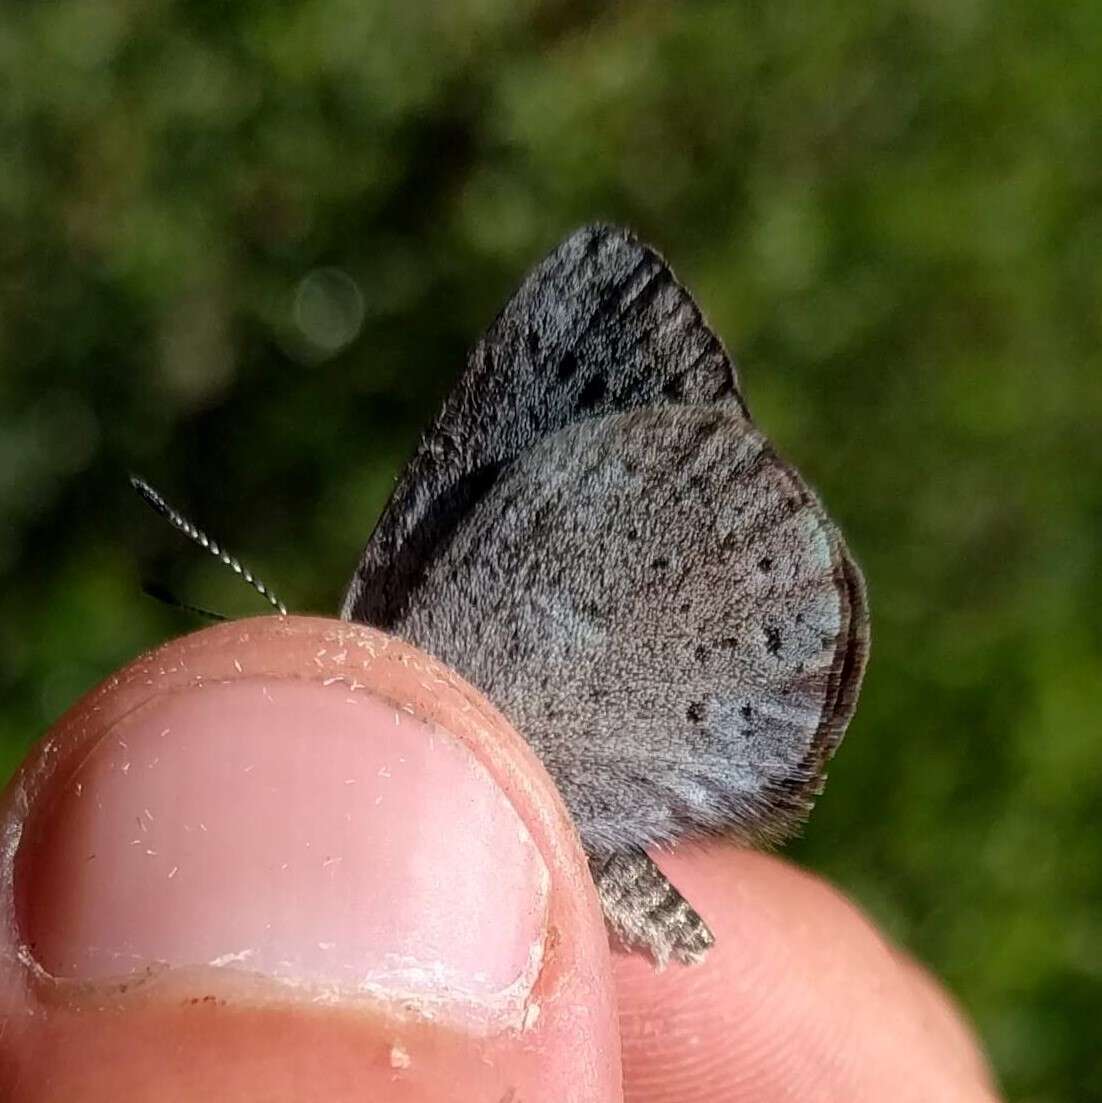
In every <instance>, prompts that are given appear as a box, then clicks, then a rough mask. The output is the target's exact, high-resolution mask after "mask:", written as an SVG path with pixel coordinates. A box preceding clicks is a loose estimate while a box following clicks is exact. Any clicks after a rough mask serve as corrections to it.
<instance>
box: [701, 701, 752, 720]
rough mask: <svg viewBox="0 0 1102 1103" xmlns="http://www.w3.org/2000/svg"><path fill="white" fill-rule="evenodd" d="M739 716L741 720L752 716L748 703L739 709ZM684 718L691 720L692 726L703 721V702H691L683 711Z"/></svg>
mask: <svg viewBox="0 0 1102 1103" xmlns="http://www.w3.org/2000/svg"><path fill="white" fill-rule="evenodd" d="M739 715H740V716H741V717H742V718H743V720H749V719H750V718H751V717H752V716H753V715H754V710H753V709H752V708H751V707H750V702H749V701H747V702H746V703H745V704H743V705H742V707H741V708H740V709H739ZM685 717H686V719H688V720H691V721H692V722H693V723H694V724H699V723H700V722H701V720H703V719H704V702H703V701H693V703H692V704H691V705H689V707H688V708H687V709H686V710H685Z"/></svg>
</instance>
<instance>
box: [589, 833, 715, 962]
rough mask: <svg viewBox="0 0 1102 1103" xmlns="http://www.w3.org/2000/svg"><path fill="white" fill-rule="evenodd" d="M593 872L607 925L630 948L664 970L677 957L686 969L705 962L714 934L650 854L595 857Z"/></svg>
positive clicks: (592, 862)
mask: <svg viewBox="0 0 1102 1103" xmlns="http://www.w3.org/2000/svg"><path fill="white" fill-rule="evenodd" d="M590 869H591V871H592V873H593V880H594V882H595V883H596V885H597V896H598V898H599V899H600V901H601V908H602V909H603V910H604V913H605V920H606V921H607V923H608V925H609V927H610V928H611V929H612V930H613V932H614V933H615V934H616V935H617V936H618V937H619V939H620V941H621V942H622V943H623V944H624V945H625V946H626V947H628V948H631V949H640V950H644V951H646V952H648V953H650V955H651V956H652V957H653V958H654V961H655V963H656V964H657V965H658V966H660V967H661V966H664V965H665V964H666V963H667V962H668V961H669V959H670V958H671V957H673V958H676V959H677V960H678V961H680V962H681V963H682V964H684V965H692V964H695V963H696V962H699V961H702V960H703V959H704V955H705V953H707V951H708V949H709V948H710V947H711V945H712V944H713V942H715V938H714V937H713V935H712V932H711V931H710V930H708V926H707V924H706V923H705V922H704V920H703V919H701V918H700V916H699V915H697V913H696V912H695V911H694V910H693V909H692V908H691V907H690V906H689V903H688V901H687V900H686V899H685V898H684V897H683V896H682V895H681V893H679V892H678V891H677V889H676V888H674V886H673V885H672V884H670V882H669V881H668V880H667V879H666V875H665V874H664V873H663V872H662V871H661V870H660V869H659V868H658V866H657V865H655V864H654V862H653V861H652V860H651V859H650V857H649V856H648V855H647V854H646V852H645V851H642V850H627V851H622V852H620V853H618V854H613V855H611V856H609V857H603V858H594V859H592V860H591V861H590Z"/></svg>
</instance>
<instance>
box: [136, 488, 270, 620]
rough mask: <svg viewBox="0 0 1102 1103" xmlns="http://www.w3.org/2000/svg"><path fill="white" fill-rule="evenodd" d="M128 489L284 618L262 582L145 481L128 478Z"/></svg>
mask: <svg viewBox="0 0 1102 1103" xmlns="http://www.w3.org/2000/svg"><path fill="white" fill-rule="evenodd" d="M130 485H131V486H132V487H133V488H134V489H135V490H136V491H137V492H138V493H139V494H140V495H141V496H142V497H143V498H144V499H145V501H146V503H147V504H148V505H149V506H150V507H151V508H153V509H155V510H156V511H157V512H158V513H159V514H160V515H161V516H162V517H164V518H165V520H167V521H168V523H169V524H170V525H172V527H173V528H176V529H179V530H180V532H182V533H183V534H184V535H185V536H186V537H187V538H188V539H189V540H194V541H195V543H196V544H198V545H199V546H200V547H201V548H206V549H207V551H209V552H210V554H211V555H213V556H214V557H215V559H217V560H219V561H220V562H222V563H224V564H225V565H226V566H227V567H229V568H230V570H232V571H233V572H234V573H235V574H238V575H240V576H241V577H242V578H243V579H244V580H245V581H246V582H247V583H248V584H249V585H250V586H251V587H252V588H253V589H254V590H255V591H256V592H257V593H258V594H260V596H261V597H263V598H264V599H265V600H267V601H268V602H270V603H271V604H272V605H273V606H274V607H275V608H276V609H278V610H279V611H280V612H281V613H282V614H283V615H284V616H286V615H287V606H285V605H284V604H283V602H282V601H280V600H279V598H278V597H276V596H275V594H273V593H272V591H271V590H269V589H268V587H267V586H265V585H264V583H263V582H261V581H260V579H259V578H257V577H256V575H254V574H253V572H252V571H250V570H249V568H248V567H246V566H244V565H243V564H242V563H241V561H240V560H238V559H235V558H234V557H233V556H232V555H230V554H229V553H228V552H227V551H226V550H225V549H224V548H223V547H222V546H221V544H219V543H218V542H217V541H215V540H211V538H210V537H209V536H207V534H206V533H205V532H203V531H202V530H201V529H198V528H196V527H195V525H193V524H192V523H191V522H190V521H189V520H188V519H187V518H186V517H185V516H184V515H183V514H182V513H180V512H179V511H178V510H175V509H173V508H172V506H170V505H169V504H168V502H166V501H165V500H164V498H162V497H161V495H160V494H158V493H157V491H155V490H154V489H153V487H151V486H150V485H149V483H147V482H146V481H145V479H140V478H139V477H138V476H137V475H131V476H130Z"/></svg>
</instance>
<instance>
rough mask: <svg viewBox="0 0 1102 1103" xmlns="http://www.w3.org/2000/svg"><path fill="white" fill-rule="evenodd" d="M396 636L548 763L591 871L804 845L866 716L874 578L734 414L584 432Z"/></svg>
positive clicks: (558, 447)
mask: <svg viewBox="0 0 1102 1103" xmlns="http://www.w3.org/2000/svg"><path fill="white" fill-rule="evenodd" d="M394 631H395V632H396V633H397V634H398V635H399V636H402V637H404V638H406V639H409V640H410V641H412V642H413V643H415V644H416V645H418V646H419V647H422V648H423V649H425V650H426V651H429V652H430V653H432V654H434V655H436V656H437V657H438V658H440V659H442V660H443V661H445V662H446V663H448V664H450V665H451V666H453V667H455V669H457V670H458V671H460V673H462V674H464V675H465V676H466V677H467V678H468V679H469V680H470V681H471V682H472V683H473V684H474V685H476V686H477V687H478V688H479V689H481V690H482V691H483V692H484V693H486V694H487V696H488V697H489V698H490V700H492V701H493V702H494V703H495V704H496V705H497V706H498V707H499V708H500V709H501V710H502V711H503V712H504V713H505V714H506V715H507V716H508V717H509V718H510V719H511V720H512V721H513V723H514V724H515V725H516V726H517V728H518V730H520V731H521V732H523V733H524V735H525V736H526V738H527V739H528V740H529V741H530V742H531V743H532V745H533V746H534V747H535V749H536V750H537V752H538V753H539V755H540V757H541V758H542V759H543V761H544V763H545V764H546V765H547V767H548V769H549V770H550V772H551V774H552V776H553V777H554V778H555V780H556V782H557V784H558V786H559V788H560V790H561V791H562V793H563V795H564V797H565V799H566V801H567V804H568V806H569V807H570V809H571V811H572V813H573V814H574V816H575V818H576V820H577V823H578V826H579V829H580V831H581V834H582V839H583V841H584V842H585V844H586V848H587V850H588V851H589V853H590V854H591V855H595V856H602V855H607V854H612V853H616V852H618V851H622V850H625V849H628V848H631V847H641V846H645V845H649V844H661V843H664V842H669V841H671V840H675V839H678V838H682V837H685V836H691V835H697V836H699V835H707V834H717V835H726V836H734V837H737V838H739V839H742V840H745V841H748V842H773V841H776V840H778V839H779V838H781V837H783V836H784V835H786V834H787V833H788V832H789V831H790V830H791V828H792V827H793V826H794V825H795V824H796V823H798V822H799V821H800V820H801V819H802V817H803V815H804V814H805V813H806V811H807V809H808V808H809V806H810V802H811V800H812V798H813V797H814V795H815V793H816V792H817V791H818V788H819V786H820V784H821V780H822V767H823V765H824V763H825V760H826V759H827V758H828V757H829V755H830V753H831V751H832V750H833V749H834V747H835V745H836V744H837V741H838V739H839V738H840V737H841V734H842V732H843V731H844V728H845V725H846V723H847V721H848V719H849V715H850V712H851V711H852V707H853V703H854V699H855V691H856V684H857V682H858V681H859V679H860V674H861V670H862V668H863V664H864V652H865V609H864V597H863V590H862V584H861V581H860V576H859V574H858V573H857V570H856V568H855V567H854V565H853V563H852V561H851V559H850V557H849V555H848V553H847V552H846V549H845V547H844V545H843V543H842V540H841V538H840V536H839V535H838V533H837V531H836V529H835V528H834V526H833V525H832V524H831V523H830V521H829V520H828V518H827V517H826V515H825V513H824V512H823V510H822V508H821V506H820V505H819V503H818V501H817V499H816V498H815V496H814V495H813V494H812V493H811V491H810V490H809V489H808V488H807V486H806V485H805V484H804V483H803V482H802V481H801V479H800V478H799V476H798V475H797V474H796V473H795V472H794V471H793V470H792V469H791V468H790V467H789V466H788V465H786V464H785V463H784V462H783V461H781V460H780V459H778V458H777V456H776V455H775V453H774V452H773V450H772V449H771V447H770V446H769V445H768V443H767V442H766V441H765V439H764V438H763V437H762V435H761V434H760V433H759V432H758V431H757V430H756V429H755V428H754V427H753V426H752V425H751V424H750V422H749V421H748V420H747V419H746V418H745V417H744V416H743V415H742V414H741V413H740V412H739V411H738V410H737V409H735V408H732V407H730V406H676V405H674V406H666V407H644V408H641V409H638V410H634V411H630V412H628V413H621V414H611V415H606V416H605V417H601V418H594V419H590V420H588V421H585V422H580V423H578V424H575V425H572V426H568V427H567V428H565V429H562V430H560V431H559V432H557V433H554V434H551V435H550V436H547V437H545V438H543V439H542V440H541V441H539V442H538V443H536V444H535V445H533V446H532V447H531V448H530V449H528V450H527V451H526V452H525V453H524V454H523V455H521V456H520V457H518V459H517V460H515V461H514V462H513V463H512V464H510V465H509V466H508V467H507V468H505V469H503V470H502V471H501V472H500V473H499V475H498V477H497V479H496V480H495V482H494V484H493V485H492V487H491V488H490V489H489V490H488V491H487V492H486V493H485V494H484V495H483V497H482V498H481V499H480V500H479V501H478V502H477V503H476V504H475V505H474V506H473V508H472V509H471V510H470V511H469V512H468V513H467V514H465V515H464V517H463V518H462V519H461V520H460V521H459V523H458V524H457V526H456V527H455V529H454V530H453V532H452V534H451V539H450V540H449V542H448V544H447V546H446V547H444V548H442V549H440V551H439V554H438V555H437V556H436V558H434V559H433V561H432V562H431V563H429V564H428V565H427V568H426V571H425V573H424V576H423V578H422V581H421V585H420V587H419V589H418V591H417V594H416V599H415V600H414V601H413V602H411V603H410V604H409V605H408V607H407V609H406V610H405V612H404V613H403V614H402V616H401V617H400V618H399V619H398V621H397V622H396V623H395V625H394Z"/></svg>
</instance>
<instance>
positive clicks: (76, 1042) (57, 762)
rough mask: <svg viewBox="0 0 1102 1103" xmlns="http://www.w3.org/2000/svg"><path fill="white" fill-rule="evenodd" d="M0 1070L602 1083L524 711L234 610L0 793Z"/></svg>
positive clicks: (125, 1085) (604, 980)
mask: <svg viewBox="0 0 1102 1103" xmlns="http://www.w3.org/2000/svg"><path fill="white" fill-rule="evenodd" d="M0 831H2V832H3V845H2V847H0V861H2V862H3V863H4V867H5V868H4V869H3V873H2V876H0V1019H2V1020H3V1021H0V1097H2V1098H3V1099H5V1100H8V1101H10V1103H42V1101H44V1100H63V1099H64V1100H69V1099H81V1100H84V1101H86V1103H95V1101H97V1100H101V1099H102V1100H126V1101H135V1100H147V1099H148V1100H178V1101H181V1103H187V1101H190V1100H208V1099H211V1098H217V1099H220V1100H226V1101H230V1103H232V1101H234V1100H238V1099H240V1100H246V1099H247V1100H255V1099H261V1098H262V1099H265V1100H269V1101H272V1103H279V1101H284V1100H285V1101H288V1103H290V1101H292V1100H293V1101H295V1103H308V1101H310V1100H325V1101H326V1103H341V1101H344V1100H356V1101H357V1103H361V1101H362V1100H364V1099H379V1100H383V1101H386V1103H391V1101H393V1103H398V1101H402V1103H406V1101H414V1100H418V1101H422V1100H423V1101H428V1100H432V1101H434V1103H436V1101H446V1100H457V1101H458V1100H462V1101H463V1103H470V1101H483V1100H484V1101H485V1103H503V1101H505V1100H524V1101H525V1103H536V1101H540V1100H548V1101H550V1100H555V1101H571V1100H578V1101H583V1100H584V1101H585V1103H612V1101H614V1100H617V1099H619V1098H620V1094H619V1082H620V1070H619V1043H618V1039H617V1034H616V1026H615V1012H614V1002H613V998H612V993H611V987H610V980H609V963H608V951H607V943H606V939H605V933H604V927H603V924H602V921H601V917H600V913H599V910H598V907H597V904H596V901H595V896H594V892H593V889H592V885H591V883H590V881H589V878H588V874H587V870H586V864H585V859H584V856H583V855H582V853H581V851H580V849H579V847H578V843H577V840H576V836H575V834H574V831H573V827H572V826H571V824H570V821H569V819H568V817H567V815H566V812H565V810H564V809H563V807H562V804H561V802H560V800H559V798H558V796H557V794H556V792H555V790H554V787H553V785H552V783H551V781H550V779H549V778H548V777H547V775H546V774H545V773H544V771H543V769H542V767H541V766H540V765H539V763H538V762H537V761H536V759H535V758H534V756H533V755H532V754H531V752H530V751H529V750H528V748H527V746H526V745H525V744H524V742H523V741H522V740H521V739H520V737H519V736H518V735H517V734H516V733H515V732H514V731H513V730H512V729H511V728H510V727H509V725H508V724H507V723H506V722H505V721H504V720H503V719H502V718H501V716H500V715H499V714H498V713H496V712H495V711H494V710H493V709H492V708H491V707H490V706H489V705H487V704H486V703H485V701H484V700H482V698H481V697H479V696H478V695H477V694H476V693H475V692H474V691H473V690H472V689H470V687H468V686H467V685H466V684H465V683H463V682H462V681H461V680H460V679H458V677H457V676H456V675H454V674H453V673H451V672H450V671H448V670H447V669H445V668H443V667H441V666H439V665H438V664H436V663H435V662H433V661H432V660H430V659H428V658H427V657H425V656H424V655H422V654H421V653H420V652H417V651H415V650H413V649H412V648H409V647H407V646H405V645H404V644H401V643H399V642H397V641H395V640H393V639H389V638H387V637H385V636H382V635H380V634H379V633H377V632H374V631H372V630H370V629H366V628H362V627H359V626H352V625H347V624H341V623H338V622H335V621H328V620H319V619H307V618H296V617H292V618H274V617H273V618H263V619H259V620H253V621H238V622H231V623H228V624H224V625H219V626H218V627H215V628H211V629H208V630H206V631H203V632H199V633H197V634H195V635H193V636H188V637H186V638H184V639H182V640H177V641H175V642H173V643H170V644H167V645H166V646H164V647H162V648H161V649H159V650H158V651H156V652H154V653H152V654H150V655H148V656H146V657H144V658H142V659H139V660H138V661H137V662H135V663H134V664H133V665H131V666H130V667H128V668H127V669H126V670H124V671H123V672H122V673H121V674H119V675H118V676H116V677H114V678H112V679H111V680H110V681H109V682H107V683H106V684H105V685H103V686H102V687H100V688H99V689H97V690H95V691H94V692H93V693H91V694H89V696H88V697H86V698H85V699H84V700H82V701H81V702H79V703H78V704H77V705H76V706H75V707H74V708H73V709H72V710H71V711H70V712H69V713H68V714H67V715H66V716H65V717H64V718H63V719H62V720H61V721H60V722H59V724H58V725H57V726H56V728H55V729H54V731H53V732H51V733H50V735H49V736H48V737H47V738H46V739H45V740H43V741H42V743H40V744H39V746H38V747H37V748H36V749H35V750H34V751H33V752H32V753H31V755H30V757H29V758H28V760H27V762H26V763H25V764H24V766H23V768H22V770H21V771H20V773H19V774H18V775H17V776H16V778H15V779H13V781H12V782H11V784H10V785H9V786H8V788H7V790H6V791H5V793H4V795H3V798H2V802H0Z"/></svg>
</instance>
